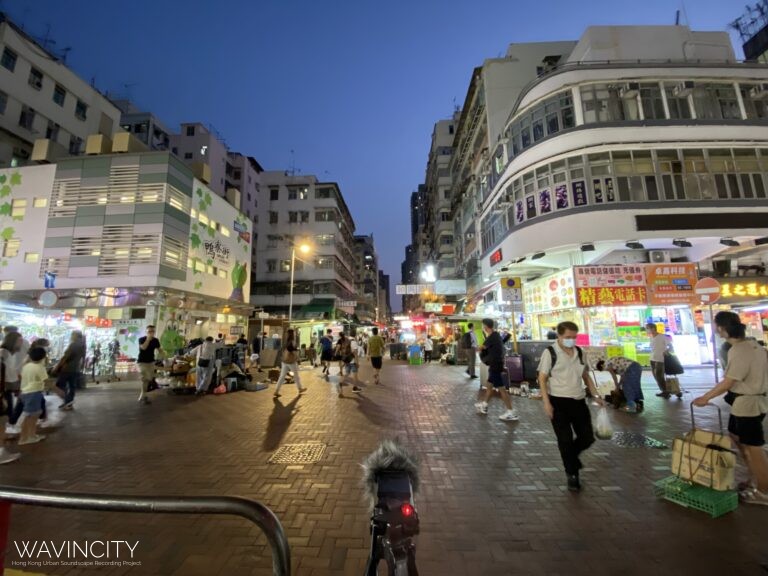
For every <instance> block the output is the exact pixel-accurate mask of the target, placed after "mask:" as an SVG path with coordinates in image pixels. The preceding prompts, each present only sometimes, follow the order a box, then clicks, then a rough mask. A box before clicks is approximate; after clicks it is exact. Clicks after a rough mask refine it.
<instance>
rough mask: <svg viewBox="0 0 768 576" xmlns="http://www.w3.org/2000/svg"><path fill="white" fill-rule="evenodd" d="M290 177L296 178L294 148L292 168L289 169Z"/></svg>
mask: <svg viewBox="0 0 768 576" xmlns="http://www.w3.org/2000/svg"><path fill="white" fill-rule="evenodd" d="M288 175H289V176H296V157H295V155H294V152H293V148H291V164H290V168H288Z"/></svg>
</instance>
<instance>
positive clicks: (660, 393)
mask: <svg viewBox="0 0 768 576" xmlns="http://www.w3.org/2000/svg"><path fill="white" fill-rule="evenodd" d="M656 396H658V397H659V398H664V399H668V398H669V392H659V393H658V394H656Z"/></svg>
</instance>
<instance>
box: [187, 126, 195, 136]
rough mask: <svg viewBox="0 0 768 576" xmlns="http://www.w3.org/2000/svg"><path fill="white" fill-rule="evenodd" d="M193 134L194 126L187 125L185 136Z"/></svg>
mask: <svg viewBox="0 0 768 576" xmlns="http://www.w3.org/2000/svg"><path fill="white" fill-rule="evenodd" d="M194 135H195V127H194V126H187V136H194Z"/></svg>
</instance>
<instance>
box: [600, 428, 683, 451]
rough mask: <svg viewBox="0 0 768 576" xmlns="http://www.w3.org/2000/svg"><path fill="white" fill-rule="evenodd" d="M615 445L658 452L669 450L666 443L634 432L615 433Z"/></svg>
mask: <svg viewBox="0 0 768 576" xmlns="http://www.w3.org/2000/svg"><path fill="white" fill-rule="evenodd" d="M613 443H614V444H616V445H617V446H621V447H622V448H656V449H657V450H663V449H665V448H669V446H667V445H666V444H664V442H660V441H659V440H656V439H655V438H651V437H650V436H646V435H645V434H636V433H634V432H614V434H613Z"/></svg>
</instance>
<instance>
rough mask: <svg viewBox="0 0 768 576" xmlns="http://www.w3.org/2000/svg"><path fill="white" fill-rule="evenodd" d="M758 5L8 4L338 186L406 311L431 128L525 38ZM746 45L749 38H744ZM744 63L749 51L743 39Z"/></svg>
mask: <svg viewBox="0 0 768 576" xmlns="http://www.w3.org/2000/svg"><path fill="white" fill-rule="evenodd" d="M744 4H745V2H744V0H740V1H735V0H688V1H686V2H678V1H676V0H644V1H643V2H634V3H630V2H626V1H616V0H611V1H607V0H590V1H588V2H565V1H562V0H550V1H549V2H541V1H537V2H533V1H514V2H513V1H509V0H507V1H506V2H504V1H484V0H473V1H465V2H456V1H449V0H443V1H437V0H429V1H424V0H411V1H410V2H405V1H402V0H394V1H389V2H370V1H366V0H358V1H356V2H352V1H335V2H334V1H330V0H306V1H303V0H302V1H298V0H284V1H278V0H272V1H258V0H253V1H251V0H219V1H216V2H213V1H210V0H208V1H202V0H188V1H180V0H178V1H165V0H152V1H147V0H134V1H131V2H115V1H110V0H100V1H90V2H86V1H74V2H62V1H61V0H35V1H26V2H25V1H21V0H4V1H3V2H2V3H0V9H2V10H5V11H6V12H8V13H9V14H10V16H11V17H12V18H13V19H14V20H16V21H17V22H18V23H20V24H22V25H23V26H24V28H25V29H26V31H27V32H28V33H30V34H32V35H34V36H37V37H42V36H44V35H45V34H46V29H47V28H48V26H49V25H50V38H52V39H53V40H55V42H56V44H55V45H54V46H52V48H53V49H54V50H55V49H59V48H63V47H71V48H72V50H71V51H70V52H69V56H68V58H67V63H68V65H69V66H71V67H72V68H73V69H74V70H75V71H76V72H78V73H79V74H80V76H82V77H83V78H84V79H86V80H89V81H90V80H91V79H92V78H93V79H94V81H95V84H96V86H97V87H98V88H99V89H100V90H101V91H103V92H106V91H108V92H110V93H111V94H115V95H118V96H129V97H130V98H131V99H132V100H133V101H134V102H135V103H136V104H137V105H138V106H139V107H141V108H144V109H145V110H149V111H152V112H153V113H155V114H156V115H157V116H158V117H160V118H161V119H162V120H163V121H164V122H165V124H166V125H167V126H168V127H169V128H170V129H172V130H178V124H179V123H180V122H190V121H200V122H203V123H205V124H211V125H213V127H214V128H215V129H216V130H218V132H219V133H220V134H221V135H222V136H223V138H224V139H225V141H226V144H227V145H228V146H229V148H230V149H232V150H235V151H238V152H241V153H243V154H247V155H251V156H254V157H255V158H256V159H257V160H258V161H259V162H260V163H261V164H262V166H264V167H265V168H266V169H271V170H280V169H287V168H289V167H290V166H291V163H292V157H291V150H294V160H293V162H295V168H296V169H297V171H299V170H300V173H301V174H315V175H317V176H318V178H320V179H321V180H333V181H336V182H338V183H339V185H340V187H341V190H342V192H343V194H344V197H345V198H346V201H347V203H348V204H349V207H350V210H351V212H352V215H353V217H354V219H355V224H356V227H357V233H358V234H369V233H373V234H374V237H375V240H376V247H377V249H378V252H379V254H380V255H381V263H382V267H383V268H384V270H385V272H386V273H388V274H390V276H391V281H392V284H393V289H392V292H393V295H392V305H393V307H394V308H395V309H399V307H400V299H399V297H397V298H396V297H395V296H394V284H396V283H398V282H399V281H400V263H401V261H402V260H403V257H404V251H403V249H404V247H405V245H406V244H408V243H409V241H410V224H409V218H410V215H409V196H410V193H411V192H412V191H413V190H415V189H416V187H417V186H418V184H419V183H421V182H423V179H424V171H425V167H426V161H427V153H428V150H429V143H430V137H431V133H432V126H433V124H434V122H435V121H437V120H439V119H441V118H446V117H448V116H450V114H451V112H452V110H453V108H454V105H459V106H460V105H461V104H462V102H463V98H464V95H465V94H466V91H467V85H468V82H469V79H470V75H471V73H472V69H473V68H474V67H475V66H478V65H480V64H482V62H483V60H484V59H485V58H493V57H497V56H501V55H503V54H504V52H505V51H506V49H507V45H508V44H509V43H512V42H535V41H548V40H576V39H578V38H579V36H580V35H581V33H582V32H583V30H584V29H585V28H586V27H587V26H589V25H595V24H673V23H674V20H675V11H676V10H677V9H682V10H683V15H682V19H683V23H685V22H686V20H687V22H688V23H689V24H690V26H691V27H692V28H694V29H697V30H726V29H727V25H728V23H729V22H731V21H733V20H734V19H735V18H736V17H737V16H739V15H741V13H742V12H743V10H744ZM732 38H733V40H734V44H736V40H737V38H736V37H735V35H732ZM736 47H737V53H738V55H739V57H741V48H740V45H739V44H737V46H736Z"/></svg>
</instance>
